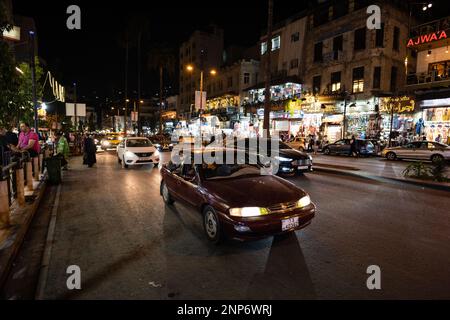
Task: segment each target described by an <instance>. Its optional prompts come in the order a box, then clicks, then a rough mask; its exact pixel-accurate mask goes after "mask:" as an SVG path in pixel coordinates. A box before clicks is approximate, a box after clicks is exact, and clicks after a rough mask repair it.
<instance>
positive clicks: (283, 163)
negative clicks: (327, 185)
mask: <svg viewBox="0 0 450 320" xmlns="http://www.w3.org/2000/svg"><path fill="white" fill-rule="evenodd" d="M244 140H245V146H246V147H245V150H246V151H250V150H249V148H250V145H249V141H250V139H244ZM256 141H258V142H259V144H261V143H265V144H266V145H267V150H270V152H269V154H268V156H272V155H273V153H274V151H275V150H273V149H274V148H272V145H271V141H270V140H267V142H264V141H263V139H261V138H259V139H257V140H256ZM243 145H244V144H243V141H242V140H241V142H239V141H236V142H235V147H236V148H241V146H243ZM258 147H259V146H258ZM278 148H279V150H278V155H277V156H276V157H277V160H278V161H279V165H278V167H279V169H278V174H292V173H303V172H311V171H313V159H312V157H311V156H310V155H308V154H306V153H305V152H303V151H300V150H295V149H293V148H292V147H291V146H289V145H288V144H286V143H284V142H282V141H279V143H278ZM258 150H260V149H258Z"/></svg>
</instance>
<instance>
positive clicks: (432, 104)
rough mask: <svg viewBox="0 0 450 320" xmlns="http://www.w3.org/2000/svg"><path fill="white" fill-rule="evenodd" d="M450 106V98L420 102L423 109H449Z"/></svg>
mask: <svg viewBox="0 0 450 320" xmlns="http://www.w3.org/2000/svg"><path fill="white" fill-rule="evenodd" d="M448 106H450V98H444V99H430V100H423V101H421V102H420V107H421V108H436V107H448Z"/></svg>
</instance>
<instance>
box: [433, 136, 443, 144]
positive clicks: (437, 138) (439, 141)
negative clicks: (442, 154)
mask: <svg viewBox="0 0 450 320" xmlns="http://www.w3.org/2000/svg"><path fill="white" fill-rule="evenodd" d="M434 141H435V142H437V143H441V142H442V136H441V135H440V134H439V135H438V136H437V137H436V139H435V140H434Z"/></svg>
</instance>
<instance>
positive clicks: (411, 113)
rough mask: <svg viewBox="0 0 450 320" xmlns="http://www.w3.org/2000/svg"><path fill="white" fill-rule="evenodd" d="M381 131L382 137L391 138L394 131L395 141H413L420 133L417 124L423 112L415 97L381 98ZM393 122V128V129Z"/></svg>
mask: <svg viewBox="0 0 450 320" xmlns="http://www.w3.org/2000/svg"><path fill="white" fill-rule="evenodd" d="M379 105H380V110H379V111H380V114H381V125H380V128H381V131H380V138H381V139H382V140H386V141H387V140H389V134H390V133H391V132H392V139H394V141H399V142H401V141H412V140H414V137H415V136H417V135H418V133H417V132H416V125H417V123H418V122H419V120H420V119H421V112H420V110H419V109H418V108H417V106H416V102H415V100H414V98H412V97H409V96H403V97H383V98H380V102H379ZM391 123H392V130H391Z"/></svg>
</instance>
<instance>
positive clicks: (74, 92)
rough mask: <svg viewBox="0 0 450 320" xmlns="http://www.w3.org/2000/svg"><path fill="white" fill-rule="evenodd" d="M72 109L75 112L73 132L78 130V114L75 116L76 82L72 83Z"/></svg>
mask: <svg viewBox="0 0 450 320" xmlns="http://www.w3.org/2000/svg"><path fill="white" fill-rule="evenodd" d="M73 99H74V100H73V104H74V106H73V109H74V114H75V132H78V116H77V83H76V82H74V83H73Z"/></svg>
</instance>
